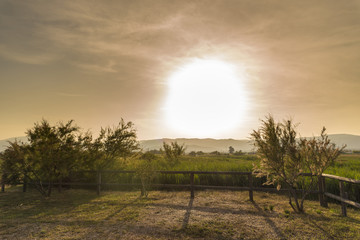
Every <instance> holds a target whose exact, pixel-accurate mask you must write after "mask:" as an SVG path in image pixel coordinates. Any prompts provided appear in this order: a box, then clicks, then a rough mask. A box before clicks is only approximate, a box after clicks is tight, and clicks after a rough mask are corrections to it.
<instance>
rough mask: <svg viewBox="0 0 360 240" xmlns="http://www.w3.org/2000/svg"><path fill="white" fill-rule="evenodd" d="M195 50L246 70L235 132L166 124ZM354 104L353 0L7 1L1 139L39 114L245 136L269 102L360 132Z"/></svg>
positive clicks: (86, 122) (357, 64)
mask: <svg viewBox="0 0 360 240" xmlns="http://www.w3.org/2000/svg"><path fill="white" fill-rule="evenodd" d="M194 59H203V60H206V59H216V60H219V61H224V62H226V63H230V64H231V65H232V66H236V68H237V69H238V70H239V69H240V70H241V72H242V74H243V77H242V78H241V79H239V81H241V84H242V92H241V94H244V95H246V102H247V109H246V111H244V110H243V111H242V113H241V114H242V115H241V122H239V124H238V126H236V127H235V128H232V129H231V131H230V130H228V131H225V132H223V133H217V134H209V135H206V134H202V135H192V134H191V133H189V132H179V131H175V130H174V129H171V128H170V127H169V126H168V125H167V124H166V120H165V115H166V113H165V111H167V110H166V107H164V106H165V103H166V99H167V98H168V94H169V86H168V85H169V84H168V82H169V78H170V76H172V74H173V73H174V72H176V71H177V70H178V69H179V68H181V66H184V65H186V64H187V63H189V62H191V61H193V60H194ZM217 97H219V98H221V96H217ZM194 101H195V100H194ZM359 103H360V1H358V0H347V1H338V0H326V1H321V0H320V1H310V0H305V1H285V0H284V1H261V0H260V1H250V0H249V1H242V0H221V1H217V0H204V1H201V0H196V1H193V0H191V1H190V0H189V1H186V0H171V1H170V0H163V1H161V0H152V1H150V0H147V1H146V0H142V1H136V0H128V1H125V0H123V1H87V0H84V1H64V0H59V1H35V0H34V1H32V0H29V1H20V0H1V1H0V109H1V111H0V139H4V138H9V137H15V136H23V135H24V132H25V131H26V129H28V128H31V127H32V126H33V123H34V122H37V121H40V120H41V119H42V118H45V119H48V120H49V121H50V122H52V123H56V122H58V121H67V120H70V119H74V120H75V122H76V123H77V124H78V125H79V126H81V127H82V128H83V129H84V130H87V129H90V130H92V131H94V132H97V131H98V130H99V128H100V126H107V125H113V124H116V123H117V122H118V121H119V120H120V118H124V119H125V120H126V121H132V122H134V124H135V126H136V128H137V130H138V136H139V138H140V139H151V138H162V137H202V138H203V137H215V138H235V139H242V138H247V137H248V136H249V133H250V132H251V131H252V129H257V128H258V126H259V119H262V118H264V116H266V115H267V114H269V113H271V114H272V115H273V116H274V117H275V118H276V119H279V120H280V119H284V118H289V117H291V118H293V119H294V121H295V122H299V123H300V125H299V127H298V129H299V131H300V133H301V135H302V136H312V135H317V134H319V132H320V130H321V128H322V126H326V127H327V129H328V133H349V134H357V135H360V108H359ZM239 106H241V103H239ZM213 111H214V114H216V111H217V110H216V109H214V110H213ZM233 111H240V110H239V109H237V107H236V105H235V107H233ZM189 118H190V117H189Z"/></svg>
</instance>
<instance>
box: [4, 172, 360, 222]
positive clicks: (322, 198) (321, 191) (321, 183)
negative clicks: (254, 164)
mask: <svg viewBox="0 0 360 240" xmlns="http://www.w3.org/2000/svg"><path fill="white" fill-rule="evenodd" d="M83 172H88V173H96V182H93V183H84V182H66V183H53V184H54V185H58V186H60V188H61V186H62V185H69V186H75V185H78V186H96V189H97V194H98V195H100V193H101V189H102V187H104V186H138V187H139V186H141V184H140V183H106V182H103V181H102V174H104V173H116V174H126V173H130V174H135V173H136V171H131V170H128V171H117V170H102V171H83ZM155 172H156V173H160V174H184V175H189V182H190V184H149V185H150V186H152V187H161V188H177V187H179V188H187V189H189V190H190V197H191V198H194V197H195V190H196V189H216V190H244V191H249V199H250V201H253V192H254V191H273V192H275V191H278V190H277V189H276V188H264V187H254V186H253V175H254V173H253V172H235V171H218V172H217V171H155ZM202 174H208V175H209V174H211V175H245V176H248V185H247V186H211V185H197V184H195V181H194V179H195V175H202ZM302 175H303V176H313V175H311V174H310V173H303V174H302ZM326 178H329V179H335V180H338V181H339V189H340V196H337V195H335V194H332V193H329V192H326V187H325V186H326V185H325V184H326V183H325V182H326V181H325V179H326ZM345 182H346V183H351V184H360V181H359V180H354V179H351V178H345V177H340V176H335V175H331V174H322V175H321V176H318V190H314V191H311V193H315V194H318V196H319V202H320V205H321V206H324V207H327V206H328V203H327V199H326V198H327V197H328V198H332V199H335V200H337V201H340V202H341V209H342V215H343V216H347V211H346V206H347V205H351V206H353V207H356V208H360V203H357V202H355V201H351V200H349V199H348V196H347V193H346V192H345V188H344V183H345ZM27 184H31V183H28V182H26V181H24V182H23V191H24V192H25V191H26V189H27V187H26V186H27ZM280 191H288V189H280ZM298 191H299V192H301V191H302V190H301V189H299V190H298ZM1 192H5V184H4V183H2V184H1Z"/></svg>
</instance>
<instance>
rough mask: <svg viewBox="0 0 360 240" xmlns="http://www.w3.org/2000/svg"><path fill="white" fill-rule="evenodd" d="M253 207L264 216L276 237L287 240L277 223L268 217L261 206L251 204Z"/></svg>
mask: <svg viewBox="0 0 360 240" xmlns="http://www.w3.org/2000/svg"><path fill="white" fill-rule="evenodd" d="M251 203H252V205H253V206H254V207H255V208H256V210H257V211H258V212H259V213H260V215H261V216H263V218H264V220H265V221H266V223H267V224H269V225H270V227H271V228H272V229H273V230H274V232H275V233H276V235H277V236H278V237H279V238H280V239H286V237H285V235H284V234H283V233H282V232H281V230H280V229H279V228H278V227H277V226H276V225H275V223H274V222H273V221H272V220H271V219H270V218H269V217H268V216H267V215H266V213H265V212H264V211H263V210H262V209H261V208H260V207H259V205H258V204H257V203H256V202H251Z"/></svg>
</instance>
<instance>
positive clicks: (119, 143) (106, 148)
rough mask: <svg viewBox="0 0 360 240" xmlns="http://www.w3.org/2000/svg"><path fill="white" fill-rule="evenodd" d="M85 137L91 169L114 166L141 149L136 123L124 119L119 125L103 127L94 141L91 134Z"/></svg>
mask: <svg viewBox="0 0 360 240" xmlns="http://www.w3.org/2000/svg"><path fill="white" fill-rule="evenodd" d="M85 139H87V141H86V142H85V143H86V144H85V149H86V150H87V154H88V156H87V158H88V159H89V164H90V166H89V168H90V169H96V170H102V169H107V168H112V167H113V166H114V165H115V164H116V162H117V161H118V160H124V159H126V158H127V157H129V156H131V155H132V154H133V153H134V151H136V150H138V149H139V143H138V141H137V137H136V130H135V128H134V124H133V123H132V122H127V123H126V122H125V121H124V120H123V119H121V121H120V122H119V124H118V125H117V126H114V127H112V128H111V127H106V128H101V130H100V134H99V137H98V138H96V139H95V140H94V141H92V137H91V135H89V134H88V136H86V137H85Z"/></svg>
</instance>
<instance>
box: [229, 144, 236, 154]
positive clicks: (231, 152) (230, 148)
mask: <svg viewBox="0 0 360 240" xmlns="http://www.w3.org/2000/svg"><path fill="white" fill-rule="evenodd" d="M234 151H235V149H234V148H233V147H232V146H230V147H229V153H230V154H233V153H234Z"/></svg>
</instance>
